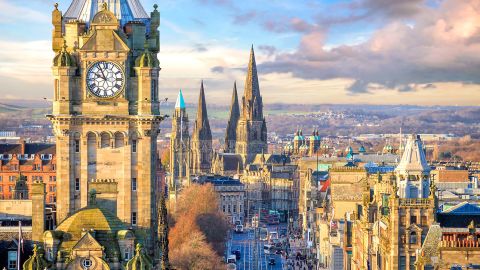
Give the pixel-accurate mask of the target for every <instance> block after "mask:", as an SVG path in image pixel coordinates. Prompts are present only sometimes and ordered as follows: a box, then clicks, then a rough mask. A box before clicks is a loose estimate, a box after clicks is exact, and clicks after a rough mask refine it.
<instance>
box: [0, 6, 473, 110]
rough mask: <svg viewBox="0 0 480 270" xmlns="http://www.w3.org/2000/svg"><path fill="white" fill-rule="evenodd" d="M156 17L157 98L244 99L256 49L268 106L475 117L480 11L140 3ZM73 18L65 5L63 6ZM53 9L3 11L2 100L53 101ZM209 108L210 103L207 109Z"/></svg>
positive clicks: (0, 19) (0, 23)
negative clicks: (432, 110) (408, 109)
mask: <svg viewBox="0 0 480 270" xmlns="http://www.w3.org/2000/svg"><path fill="white" fill-rule="evenodd" d="M140 1H141V2H142V4H143V6H144V8H145V10H146V11H147V13H149V12H151V11H152V10H153V5H154V4H158V5H159V10H160V13H161V27H160V32H161V37H160V38H161V40H160V42H161V52H160V54H159V59H160V63H161V66H162V71H161V78H162V81H161V83H160V95H161V96H162V95H163V96H166V97H169V98H172V99H173V98H174V97H175V96H176V92H177V91H178V89H179V88H182V89H184V94H185V96H186V99H187V102H193V101H195V100H196V96H197V95H198V89H199V82H200V80H201V79H204V80H205V87H206V95H207V98H208V99H209V100H211V102H215V103H220V104H221V103H228V100H229V97H230V94H231V89H232V85H233V81H235V80H236V81H237V83H238V86H239V91H240V92H241V89H242V86H243V81H244V78H245V74H244V69H245V67H246V64H247V61H248V53H249V48H250V46H251V44H253V45H254V48H255V52H256V56H257V64H258V70H259V73H260V74H259V77H260V84H261V91H262V94H263V95H264V98H265V99H266V100H267V102H271V103H273V102H283V103H371V104H399V103H401V104H424V105H435V104H443V105H478V103H479V101H480V92H479V91H480V87H479V83H480V76H478V73H479V72H480V56H479V55H480V30H479V29H480V19H479V17H480V4H479V2H480V1H476V0H403V1H397V0H353V1H343V0H323V1H322V0H317V1H313V0H304V1H293V0H292V1H287V0H283V1H281V0H272V1H251V0H245V1H233V0H164V1H153V0H140ZM59 2H60V3H59V4H60V5H59V9H60V10H62V11H66V10H67V8H68V6H69V4H70V2H71V1H70V0H61V1H59ZM54 3H55V1H50V0H0V31H1V33H2V35H1V37H0V85H2V87H0V95H3V96H4V97H5V98H11V99H18V98H21V99H38V98H42V97H44V96H46V97H49V96H51V92H52V91H51V75H50V65H51V59H52V58H53V52H51V49H50V38H51V29H52V27H51V23H50V21H51V18H50V16H51V11H52V10H53V4H54ZM209 96H210V97H209Z"/></svg>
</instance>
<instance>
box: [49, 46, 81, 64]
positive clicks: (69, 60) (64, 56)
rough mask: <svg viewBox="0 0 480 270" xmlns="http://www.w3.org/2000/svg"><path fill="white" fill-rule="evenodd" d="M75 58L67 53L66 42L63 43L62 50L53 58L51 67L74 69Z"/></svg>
mask: <svg viewBox="0 0 480 270" xmlns="http://www.w3.org/2000/svg"><path fill="white" fill-rule="evenodd" d="M76 62H77V61H76V60H75V57H74V56H72V55H71V54H70V53H69V52H68V51H67V42H66V41H63V49H62V50H61V51H60V52H59V53H58V54H57V55H56V56H55V58H53V66H55V67H75V66H76V65H77V64H76Z"/></svg>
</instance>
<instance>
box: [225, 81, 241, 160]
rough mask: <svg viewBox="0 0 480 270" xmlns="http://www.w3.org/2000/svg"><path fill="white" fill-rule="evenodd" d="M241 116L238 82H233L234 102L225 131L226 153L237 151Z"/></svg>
mask: <svg viewBox="0 0 480 270" xmlns="http://www.w3.org/2000/svg"><path fill="white" fill-rule="evenodd" d="M239 118H240V108H239V107H238V94H237V82H235V83H234V84H233V94H232V104H231V105H230V117H229V118H228V123H227V130H226V131H225V145H224V152H225V153H235V145H236V144H237V123H238V119H239Z"/></svg>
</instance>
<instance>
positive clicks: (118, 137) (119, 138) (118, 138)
mask: <svg viewBox="0 0 480 270" xmlns="http://www.w3.org/2000/svg"><path fill="white" fill-rule="evenodd" d="M123 145H124V136H123V134H122V133H120V132H117V133H115V148H119V147H123Z"/></svg>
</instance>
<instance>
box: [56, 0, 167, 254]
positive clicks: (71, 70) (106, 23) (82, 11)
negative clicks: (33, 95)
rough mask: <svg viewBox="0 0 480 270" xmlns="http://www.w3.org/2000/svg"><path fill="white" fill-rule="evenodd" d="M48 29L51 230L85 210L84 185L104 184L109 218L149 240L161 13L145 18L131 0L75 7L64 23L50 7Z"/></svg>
mask: <svg viewBox="0 0 480 270" xmlns="http://www.w3.org/2000/svg"><path fill="white" fill-rule="evenodd" d="M120 2H121V3H120ZM118 5H121V6H123V7H127V8H126V9H125V8H122V9H120V8H118ZM85 7H90V8H85ZM52 23H53V27H54V30H53V38H52V47H53V51H54V52H55V58H54V61H53V67H52V71H53V77H54V95H53V96H54V98H53V112H52V114H51V115H48V116H47V117H48V118H49V119H50V121H51V122H52V124H53V131H54V135H55V138H56V142H57V143H56V156H57V172H56V173H57V192H58V193H60V194H62V196H60V197H58V198H57V223H58V224H60V223H62V221H64V220H66V219H67V218H68V217H69V216H70V215H72V214H73V213H75V212H76V211H78V210H80V209H83V208H85V207H87V205H88V193H89V191H90V190H91V189H92V188H91V183H93V182H95V181H97V180H102V181H103V180H107V183H109V185H110V187H109V188H113V189H116V192H112V196H115V198H114V199H113V201H115V204H116V205H115V212H114V213H113V215H114V217H115V218H118V219H119V220H121V221H122V222H124V223H125V224H128V227H132V228H134V231H135V233H136V234H142V235H150V234H153V231H152V224H153V223H154V220H155V217H154V214H155V213H154V212H153V207H152V205H155V196H154V190H155V185H156V183H155V178H156V175H155V167H156V164H157V162H156V160H157V158H158V157H157V151H156V138H157V135H158V132H159V125H160V122H161V121H162V117H161V116H160V115H159V102H158V79H159V77H158V76H159V71H160V68H159V63H158V60H157V53H158V52H159V31H158V27H159V25H160V13H159V12H158V11H157V10H156V6H155V10H154V11H153V12H151V15H150V16H149V15H148V14H147V13H146V12H145V11H144V9H143V7H142V6H141V5H140V3H139V1H138V0H123V1H118V3H116V4H114V3H111V5H108V4H107V3H103V4H101V3H99V2H98V1H93V0H74V1H73V2H72V4H71V6H70V8H69V9H68V10H67V12H66V13H65V14H64V15H62V12H61V11H60V10H58V8H57V6H56V7H55V9H54V11H53V13H52ZM113 194H114V195H113ZM143 239H144V240H143V241H144V243H145V244H146V245H147V246H148V247H151V246H152V245H153V242H152V241H149V239H151V238H150V237H144V238H143Z"/></svg>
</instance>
